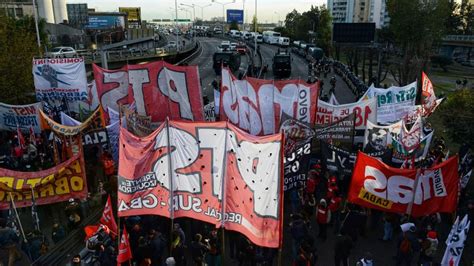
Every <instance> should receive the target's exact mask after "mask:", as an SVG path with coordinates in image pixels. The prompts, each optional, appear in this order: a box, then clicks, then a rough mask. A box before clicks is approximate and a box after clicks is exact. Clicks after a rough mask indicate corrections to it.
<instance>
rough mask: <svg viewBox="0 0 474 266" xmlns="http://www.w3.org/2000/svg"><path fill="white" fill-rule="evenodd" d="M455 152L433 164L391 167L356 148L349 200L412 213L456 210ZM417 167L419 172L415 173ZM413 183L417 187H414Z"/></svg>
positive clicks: (379, 208)
mask: <svg viewBox="0 0 474 266" xmlns="http://www.w3.org/2000/svg"><path fill="white" fill-rule="evenodd" d="M457 169H458V159H457V156H454V157H451V158H449V159H448V160H446V161H444V162H443V163H441V164H439V165H437V166H436V167H434V168H430V169H424V170H419V171H418V170H416V169H399V168H392V167H390V166H388V165H386V164H384V163H383V162H381V161H379V160H377V159H375V158H372V157H370V156H368V155H366V154H365V153H362V152H359V154H358V156H357V161H356V165H355V167H354V171H353V174H352V181H351V186H350V190H349V196H348V200H349V201H350V202H352V203H355V204H359V205H361V206H364V207H368V208H373V209H378V210H382V211H386V212H395V213H407V212H409V210H408V209H409V205H410V204H411V203H412V202H413V207H412V212H411V214H412V216H414V217H419V216H424V215H428V214H431V213H435V212H447V213H451V212H454V211H455V210H456V205H457V195H458V187H459V176H458V171H457ZM417 171H418V172H419V174H418V176H417ZM415 187H416V189H415Z"/></svg>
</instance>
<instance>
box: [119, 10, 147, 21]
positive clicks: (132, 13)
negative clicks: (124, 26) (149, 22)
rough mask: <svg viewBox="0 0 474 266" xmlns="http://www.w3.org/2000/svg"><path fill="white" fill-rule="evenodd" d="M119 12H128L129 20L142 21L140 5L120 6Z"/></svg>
mask: <svg viewBox="0 0 474 266" xmlns="http://www.w3.org/2000/svg"><path fill="white" fill-rule="evenodd" d="M119 12H123V13H127V21H128V22H140V21H142V16H141V10H140V8H139V7H119Z"/></svg>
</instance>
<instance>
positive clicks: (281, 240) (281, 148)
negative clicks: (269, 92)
mask: <svg viewBox="0 0 474 266" xmlns="http://www.w3.org/2000/svg"><path fill="white" fill-rule="evenodd" d="M280 134H281V146H280V165H281V166H282V167H280V215H281V219H280V244H279V247H278V266H282V265H283V264H282V260H283V259H282V254H283V226H284V223H283V221H284V218H285V213H284V208H283V205H284V195H285V192H284V191H283V187H284V183H285V178H284V175H285V169H284V167H283V164H284V157H285V134H283V132H280Z"/></svg>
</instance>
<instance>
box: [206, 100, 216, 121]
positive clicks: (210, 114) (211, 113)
mask: <svg viewBox="0 0 474 266" xmlns="http://www.w3.org/2000/svg"><path fill="white" fill-rule="evenodd" d="M204 118H205V120H206V121H208V122H214V121H216V113H215V106H214V102H210V103H208V104H207V105H205V106H204Z"/></svg>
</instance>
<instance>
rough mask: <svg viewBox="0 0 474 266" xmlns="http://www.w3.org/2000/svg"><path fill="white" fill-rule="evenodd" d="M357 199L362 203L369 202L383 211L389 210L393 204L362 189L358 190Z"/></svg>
mask: <svg viewBox="0 0 474 266" xmlns="http://www.w3.org/2000/svg"><path fill="white" fill-rule="evenodd" d="M359 199H361V200H363V201H367V202H369V203H371V204H373V205H377V206H379V207H381V208H384V209H391V208H392V204H393V202H391V201H389V200H386V199H384V198H381V197H378V196H375V195H374V194H372V193H370V192H368V191H367V190H365V189H364V188H361V189H360V192H359Z"/></svg>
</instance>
